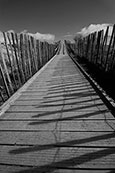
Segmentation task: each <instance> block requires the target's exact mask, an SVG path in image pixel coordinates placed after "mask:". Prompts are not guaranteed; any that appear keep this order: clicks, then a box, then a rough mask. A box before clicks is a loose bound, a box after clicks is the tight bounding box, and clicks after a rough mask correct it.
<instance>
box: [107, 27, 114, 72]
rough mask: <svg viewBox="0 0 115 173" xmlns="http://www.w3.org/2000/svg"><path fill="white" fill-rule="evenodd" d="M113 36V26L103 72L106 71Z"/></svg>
mask: <svg viewBox="0 0 115 173" xmlns="http://www.w3.org/2000/svg"><path fill="white" fill-rule="evenodd" d="M114 35H115V25H114V26H113V30H112V35H111V38H110V42H109V46H108V50H107V56H106V61H105V71H107V70H108V59H109V53H110V49H111V44H112V41H113V37H114Z"/></svg>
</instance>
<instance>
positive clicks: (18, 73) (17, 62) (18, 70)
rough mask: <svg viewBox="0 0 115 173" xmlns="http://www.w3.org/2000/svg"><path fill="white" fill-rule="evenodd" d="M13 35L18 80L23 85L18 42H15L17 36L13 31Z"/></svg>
mask: <svg viewBox="0 0 115 173" xmlns="http://www.w3.org/2000/svg"><path fill="white" fill-rule="evenodd" d="M11 36H12V42H13V48H14V54H15V60H16V65H17V76H18V82H19V86H21V85H22V83H21V76H20V75H21V71H20V65H19V61H18V56H17V50H16V46H17V45H16V43H15V36H14V33H11Z"/></svg>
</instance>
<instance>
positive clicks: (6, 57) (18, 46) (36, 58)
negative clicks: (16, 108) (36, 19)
mask: <svg viewBox="0 0 115 173" xmlns="http://www.w3.org/2000/svg"><path fill="white" fill-rule="evenodd" d="M3 37H4V42H3V43H1V47H2V48H3V49H0V105H1V104H3V103H4V102H5V101H6V100H7V99H8V98H9V97H10V96H11V95H12V94H13V93H15V91H16V90H18V89H19V88H20V87H21V86H22V85H23V84H24V83H25V82H26V81H27V80H28V79H30V78H31V77H32V76H33V75H34V74H35V73H36V72H37V71H38V70H39V69H40V68H41V67H43V66H44V65H45V64H46V63H47V62H48V61H49V60H50V59H51V58H52V57H53V56H54V55H55V54H56V53H57V51H58V47H59V44H60V41H59V42H55V43H48V42H46V41H43V42H42V41H40V40H37V39H35V38H34V37H33V36H30V35H29V34H27V33H21V34H17V33H14V32H6V33H5V32H3Z"/></svg>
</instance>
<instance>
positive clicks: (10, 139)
mask: <svg viewBox="0 0 115 173" xmlns="http://www.w3.org/2000/svg"><path fill="white" fill-rule="evenodd" d="M56 137H57V139H58V141H56ZM1 144H2V145H17V146H19V147H20V146H26V145H27V147H29V146H31V147H32V146H36V145H37V146H39V147H41V148H42V147H43V146H44V147H45V146H49V147H53V146H54V145H56V146H60V147H61V146H62V147H65V146H66V147H67V146H71V147H72V146H74V147H75V146H76V147H77V146H78V147H80V146H82V147H108V148H109V147H115V135H114V132H104V131H103V132H61V133H60V131H57V132H52V131H51V132H50V131H48V132H47V131H42V132H41V131H38V132H35V131H34V132H33V131H30V132H29V131H23V132H22V131H14V132H11V131H5V132H2V131H1V132H0V145H1ZM30 149H31V148H30Z"/></svg>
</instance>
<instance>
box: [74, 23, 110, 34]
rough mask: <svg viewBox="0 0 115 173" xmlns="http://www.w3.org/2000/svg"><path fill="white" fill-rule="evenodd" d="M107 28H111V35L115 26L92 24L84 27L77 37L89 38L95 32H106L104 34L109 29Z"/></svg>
mask: <svg viewBox="0 0 115 173" xmlns="http://www.w3.org/2000/svg"><path fill="white" fill-rule="evenodd" d="M107 26H109V35H111V33H112V29H113V25H112V24H91V25H89V26H88V27H84V28H82V29H81V31H80V32H77V34H76V36H77V35H78V36H79V35H81V36H87V35H89V34H91V33H93V32H96V31H100V30H104V33H105V31H106V29H107Z"/></svg>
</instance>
